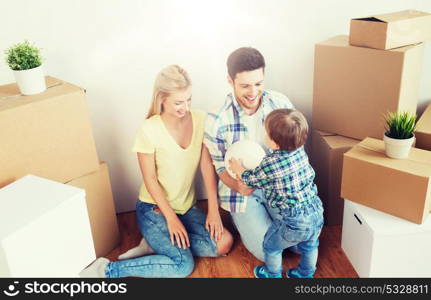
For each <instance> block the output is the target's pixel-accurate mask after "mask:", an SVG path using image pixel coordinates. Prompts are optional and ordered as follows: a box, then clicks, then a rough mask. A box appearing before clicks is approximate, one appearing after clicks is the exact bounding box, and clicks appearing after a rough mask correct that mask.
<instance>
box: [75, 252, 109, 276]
mask: <svg viewBox="0 0 431 300" xmlns="http://www.w3.org/2000/svg"><path fill="white" fill-rule="evenodd" d="M108 263H109V259H107V258H104V257H99V258H98V259H96V260H95V261H94V262H93V263H92V264H91V265H89V266H88V267H87V268H85V269H84V270H82V271H81V272H80V273H79V277H86V278H105V277H106V275H105V270H106V266H107V265H108Z"/></svg>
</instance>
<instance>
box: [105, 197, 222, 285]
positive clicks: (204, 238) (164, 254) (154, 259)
mask: <svg viewBox="0 0 431 300" xmlns="http://www.w3.org/2000/svg"><path fill="white" fill-rule="evenodd" d="M155 207H156V205H154V204H149V203H144V202H142V201H140V200H138V201H137V202H136V219H137V223H138V226H139V229H140V231H141V233H142V235H143V236H144V237H145V239H146V240H147V242H148V244H149V245H150V246H151V248H153V250H154V251H155V253H156V254H153V255H147V256H142V257H137V258H132V259H126V260H120V261H116V262H110V263H109V264H108V266H107V268H106V272H105V273H106V276H107V277H127V276H137V277H158V278H160V277H186V276H188V275H189V274H190V273H191V272H192V271H193V268H194V261H193V256H205V257H216V256H219V255H218V254H217V245H216V243H215V242H214V241H213V240H211V237H210V234H209V232H208V231H207V230H206V229H205V220H206V216H205V214H204V213H203V212H202V211H201V210H200V209H198V208H197V207H195V206H194V207H192V208H190V209H189V210H188V211H187V212H186V213H185V214H184V215H178V217H179V219H180V220H181V222H182V223H183V225H184V227H185V228H186V230H187V233H188V236H189V240H190V248H187V249H182V248H179V247H178V246H177V244H176V243H175V245H172V243H171V239H170V236H169V230H168V227H167V224H166V219H165V217H164V216H163V214H162V213H157V212H155V211H154V209H155Z"/></svg>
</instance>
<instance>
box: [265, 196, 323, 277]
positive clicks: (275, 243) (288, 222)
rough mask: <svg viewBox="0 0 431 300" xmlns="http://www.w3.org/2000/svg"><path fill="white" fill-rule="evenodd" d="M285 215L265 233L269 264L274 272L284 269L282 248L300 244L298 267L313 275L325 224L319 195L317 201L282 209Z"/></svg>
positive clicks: (267, 266) (301, 271)
mask: <svg viewBox="0 0 431 300" xmlns="http://www.w3.org/2000/svg"><path fill="white" fill-rule="evenodd" d="M280 216H281V218H277V219H275V220H274V221H273V223H272V224H271V226H270V227H269V229H268V232H267V233H266V234H265V238H264V242H263V250H264V253H265V264H266V268H267V270H268V272H269V273H270V274H272V275H276V274H280V273H281V272H282V252H283V250H284V249H286V248H289V247H292V246H295V245H296V246H297V251H298V252H299V253H300V254H301V259H300V262H299V266H298V271H299V273H300V274H301V275H303V276H312V275H314V272H315V271H316V263H317V254H318V246H319V235H320V231H321V230H322V227H323V207H322V203H321V201H320V199H319V198H318V197H316V199H315V201H313V203H311V204H308V205H307V206H305V207H301V208H290V209H286V210H284V211H282V212H280Z"/></svg>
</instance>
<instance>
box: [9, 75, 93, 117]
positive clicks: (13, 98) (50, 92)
mask: <svg viewBox="0 0 431 300" xmlns="http://www.w3.org/2000/svg"><path fill="white" fill-rule="evenodd" d="M45 81H46V87H47V89H46V90H45V91H44V92H42V93H39V94H36V95H31V96H24V95H21V93H20V91H19V89H18V86H17V85H16V83H11V84H7V85H3V86H0V112H1V111H4V110H7V109H10V108H13V107H18V106H21V105H26V104H30V103H35V102H38V101H42V100H45V99H48V98H51V97H58V96H62V95H65V94H71V93H74V92H76V91H79V92H82V91H85V90H83V89H82V88H80V87H78V86H75V85H73V84H70V83H68V82H65V81H62V80H60V79H57V78H54V77H50V76H46V77H45Z"/></svg>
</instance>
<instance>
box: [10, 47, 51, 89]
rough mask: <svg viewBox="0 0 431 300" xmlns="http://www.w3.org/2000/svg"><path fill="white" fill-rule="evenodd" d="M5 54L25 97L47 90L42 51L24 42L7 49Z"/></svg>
mask: <svg viewBox="0 0 431 300" xmlns="http://www.w3.org/2000/svg"><path fill="white" fill-rule="evenodd" d="M5 54H6V63H7V64H8V65H9V67H10V68H11V69H12V70H13V72H14V75H15V80H16V83H17V84H18V87H19V89H20V91H21V93H22V94H23V95H33V94H38V93H41V92H43V91H44V90H45V89H46V84H45V77H44V75H43V70H42V57H41V56H40V49H38V48H36V47H35V46H33V45H30V43H29V42H28V41H24V42H23V43H19V44H16V45H13V46H12V47H10V48H9V49H7V50H6V51H5Z"/></svg>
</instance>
